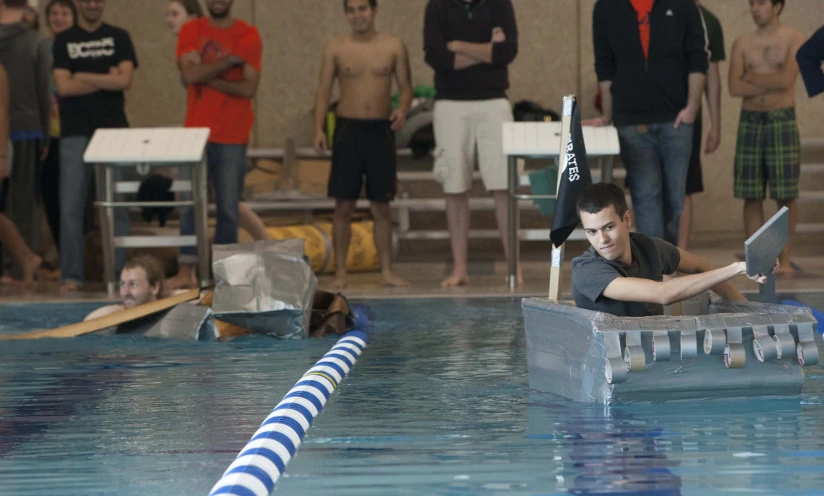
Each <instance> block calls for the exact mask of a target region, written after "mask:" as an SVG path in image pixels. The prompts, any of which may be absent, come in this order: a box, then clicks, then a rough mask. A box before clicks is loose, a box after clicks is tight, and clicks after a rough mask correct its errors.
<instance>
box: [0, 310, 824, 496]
mask: <svg viewBox="0 0 824 496" xmlns="http://www.w3.org/2000/svg"><path fill="white" fill-rule="evenodd" d="M796 298H797V299H801V300H802V301H804V302H805V303H808V304H813V305H816V303H820V302H821V299H820V295H797V296H796ZM368 303H369V304H370V305H371V307H372V312H373V319H374V322H375V331H376V332H375V335H374V337H373V339H372V341H371V343H370V345H369V347H368V348H367V349H366V351H365V352H364V354H363V355H362V356H361V358H360V360H359V361H358V363H357V365H356V366H355V368H354V370H353V371H352V372H350V373H349V375H348V376H347V378H346V380H345V381H344V382H343V383H342V385H341V387H340V388H339V390H338V391H337V392H336V393H335V394H334V395H332V397H331V399H330V400H329V402H328V403H327V404H326V406H325V408H324V410H323V412H322V413H321V415H320V416H319V417H318V418H317V419H316V420H315V422H314V423H313V425H312V428H311V430H309V432H308V434H307V435H306V438H305V439H304V442H303V444H302V445H301V447H300V450H299V452H298V455H297V457H296V458H294V459H293V460H292V461H291V462H290V464H289V465H288V467H287V469H286V474H285V475H284V476H283V477H282V478H281V479H280V480H279V481H278V484H277V487H276V489H275V494H290V495H293V494H296V495H304V494H305V495H316V494H335V495H338V494H340V495H355V494H358V495H361V494H376V495H378V494H381V495H382V494H393V495H394V494H398V495H407V494H409V495H412V494H415V495H417V494H446V495H464V494H645V495H646V494H655V495H659V494H660V495H664V494H667V495H669V494H673V495H674V494H683V495H715V494H729V493H743V494H781V495H802V494H803V495H816V494H822V495H824V435H822V434H824V369H822V368H821V367H814V368H811V369H808V370H807V381H806V383H805V387H804V392H803V394H802V396H801V397H800V398H798V399H797V400H782V401H776V400H774V401H746V402H731V403H719V404H705V405H699V404H677V405H630V406H622V407H613V408H604V407H603V406H601V407H597V406H591V405H580V404H574V403H569V402H566V401H561V400H558V399H556V398H554V397H550V396H548V395H543V394H540V393H536V392H533V391H530V390H529V389H528V387H527V371H526V355H525V349H524V346H525V344H524V334H523V325H522V317H521V310H520V300H519V299H515V298H512V299H453V300H450V299H430V300H384V301H373V302H368ZM94 307H95V306H94V305H85V304H84V305H80V304H74V305H18V306H6V307H2V309H0V332H9V330H10V329H16V330H26V329H30V328H33V327H35V326H36V325H38V326H39V325H48V326H56V325H60V324H63V323H67V322H72V321H74V320H77V319H79V318H82V316H83V315H85V313H86V312H88V311H89V310H90V309H91V308H94ZM819 308H821V307H820V306H819ZM38 322H39V324H37V323H38ZM44 322H45V324H44ZM334 342H335V340H334V338H330V339H328V340H313V341H308V340H307V341H276V340H273V339H270V338H260V337H254V338H244V339H241V340H236V341H233V342H231V343H226V344H218V343H195V342H171V341H159V340H148V339H142V338H133V337H124V336H114V337H93V336H92V337H84V338H77V339H73V340H66V341H64V340H60V341H58V340H50V341H41V342H7V343H3V344H2V345H0V348H1V349H0V494H3V495H51V494H71V495H87V494H88V495H98V494H100V495H102V494H106V495H109V494H130V495H131V494H134V495H149V494H152V495H156V494H173V495H177V494H180V495H189V494H192V495H194V494H207V493H208V492H209V490H210V489H211V488H212V486H213V485H214V484H215V482H216V481H217V480H218V479H219V478H220V476H221V475H222V473H223V471H224V470H225V469H226V467H227V466H228V465H229V464H230V463H231V462H232V460H233V459H234V458H235V456H236V455H237V453H238V450H239V449H240V448H242V447H243V446H244V444H245V443H246V442H247V441H248V440H249V437H250V436H251V435H252V433H254V432H255V431H256V430H257V428H258V427H259V425H260V423H261V421H262V420H263V419H264V418H265V417H266V416H267V415H268V414H269V412H270V411H271V409H272V408H273V407H274V405H276V404H277V403H278V402H279V401H280V399H281V398H282V397H283V395H284V394H285V393H286V392H287V391H288V390H289V388H291V387H292V385H293V384H294V383H295V381H296V380H297V379H298V378H299V377H300V376H301V374H303V373H304V372H305V371H306V370H307V369H309V368H310V367H311V366H312V365H314V363H315V362H316V361H317V360H318V359H319V358H320V357H321V356H322V355H323V354H324V353H326V352H327V351H328V350H329V348H330V347H331V346H332V345H333V344H334Z"/></svg>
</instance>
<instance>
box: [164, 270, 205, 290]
mask: <svg viewBox="0 0 824 496" xmlns="http://www.w3.org/2000/svg"><path fill="white" fill-rule="evenodd" d="M183 267H188V266H183ZM183 267H181V269H180V271H179V272H178V273H177V275H175V276H174V277H172V278H170V279H167V280H166V291H167V292H171V291H175V290H177V289H195V288H198V287H200V286H199V285H198V283H197V275H196V274H195V271H194V270H193V269H192V268H183Z"/></svg>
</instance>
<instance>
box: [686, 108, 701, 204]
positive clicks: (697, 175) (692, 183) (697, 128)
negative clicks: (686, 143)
mask: <svg viewBox="0 0 824 496" xmlns="http://www.w3.org/2000/svg"><path fill="white" fill-rule="evenodd" d="M702 131H703V129H702V126H701V112H698V115H697V116H696V117H695V123H694V124H693V126H692V154H691V155H690V164H689V168H688V169H687V195H692V194H695V193H701V192H703V191H704V178H703V174H702V172H701V134H702Z"/></svg>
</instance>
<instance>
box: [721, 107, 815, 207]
mask: <svg viewBox="0 0 824 496" xmlns="http://www.w3.org/2000/svg"><path fill="white" fill-rule="evenodd" d="M800 173H801V142H800V139H799V136H798V126H797V125H796V121H795V109H794V108H791V107H789V108H782V109H778V110H769V111H766V112H754V111H749V110H742V111H741V120H740V122H739V124H738V143H737V145H736V148H735V186H734V192H735V197H736V198H743V199H746V200H763V199H764V198H765V197H766V191H767V184H769V185H770V198H771V199H773V200H793V199H795V198H796V197H797V196H798V177H799V175H800Z"/></svg>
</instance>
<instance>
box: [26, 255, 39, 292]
mask: <svg viewBox="0 0 824 496" xmlns="http://www.w3.org/2000/svg"><path fill="white" fill-rule="evenodd" d="M22 263H23V281H22V282H23V284H24V285H26V286H30V285H31V284H33V283H34V274H35V273H36V272H37V269H39V268H40V266H41V265H43V259H42V258H40V257H39V256H37V255H34V254H32V256H31V257H30V258H29V259H28V260H26V261H24V262H22Z"/></svg>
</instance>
